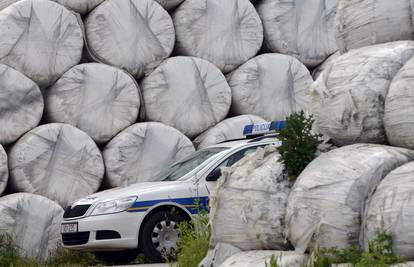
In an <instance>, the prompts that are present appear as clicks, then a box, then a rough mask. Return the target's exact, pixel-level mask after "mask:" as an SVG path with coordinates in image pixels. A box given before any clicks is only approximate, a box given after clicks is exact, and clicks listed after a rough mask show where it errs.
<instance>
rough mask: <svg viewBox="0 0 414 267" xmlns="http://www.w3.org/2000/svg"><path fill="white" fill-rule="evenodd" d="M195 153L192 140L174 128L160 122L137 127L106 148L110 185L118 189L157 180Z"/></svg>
mask: <svg viewBox="0 0 414 267" xmlns="http://www.w3.org/2000/svg"><path fill="white" fill-rule="evenodd" d="M194 151H195V149H194V146H193V144H192V143H191V141H190V140H189V139H188V138H187V137H186V136H185V135H183V134H182V133H180V132H179V131H177V130H176V129H174V128H172V127H170V126H167V125H164V124H161V123H158V122H144V123H137V124H134V125H132V126H130V127H128V128H127V129H125V130H124V131H122V132H121V133H120V134H118V135H117V136H115V137H114V139H112V140H111V141H110V142H109V143H108V144H107V145H106V147H105V148H104V151H103V156H104V160H105V166H106V178H107V179H108V184H109V186H111V187H117V186H128V185H130V184H134V183H137V182H150V181H154V179H156V178H157V175H160V174H161V173H162V172H163V171H164V170H165V169H166V168H168V167H170V166H171V165H172V164H173V163H175V162H177V161H179V160H181V159H183V158H185V157H187V156H188V155H190V154H191V153H193V152H194Z"/></svg>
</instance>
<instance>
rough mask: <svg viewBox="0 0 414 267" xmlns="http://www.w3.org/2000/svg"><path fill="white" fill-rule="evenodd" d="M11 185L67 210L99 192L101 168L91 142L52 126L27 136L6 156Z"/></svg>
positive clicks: (67, 127) (77, 132)
mask: <svg viewBox="0 0 414 267" xmlns="http://www.w3.org/2000/svg"><path fill="white" fill-rule="evenodd" d="M9 168H10V184H11V186H12V187H13V189H15V190H17V191H19V192H28V193H34V194H39V195H42V196H45V197H48V198H49V199H52V200H54V201H56V202H58V203H59V204H60V205H61V206H62V207H66V206H67V205H69V204H71V203H72V202H74V201H75V200H77V199H79V198H82V197H85V196H87V195H90V194H92V193H94V192H96V191H97V190H98V189H99V186H100V184H101V181H102V178H103V175H104V165H103V160H102V155H101V153H100V151H99V149H98V147H97V146H96V144H95V143H94V142H93V140H92V139H91V138H90V137H89V136H88V135H87V134H86V133H84V132H82V131H80V130H78V129H76V128H75V127H73V126H71V125H68V124H62V123H52V124H45V125H42V126H39V127H37V128H35V129H33V130H31V131H30V132H28V133H26V134H25V135H24V136H23V137H22V138H21V139H19V140H18V141H17V143H16V144H15V145H14V146H13V147H12V148H11V150H10V153H9Z"/></svg>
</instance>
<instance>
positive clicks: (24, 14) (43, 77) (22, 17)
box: [0, 0, 83, 88]
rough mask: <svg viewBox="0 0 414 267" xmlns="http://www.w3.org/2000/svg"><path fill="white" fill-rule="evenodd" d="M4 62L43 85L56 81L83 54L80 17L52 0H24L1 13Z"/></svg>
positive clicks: (0, 43)
mask: <svg viewBox="0 0 414 267" xmlns="http://www.w3.org/2000/svg"><path fill="white" fill-rule="evenodd" d="M0 36H1V37H2V38H1V39H0V63H3V64H6V65H9V66H10V67H12V68H14V69H16V70H18V71H20V72H22V73H24V74H25V75H26V76H27V77H29V78H30V79H32V80H33V81H34V82H36V83H37V85H39V86H40V87H41V88H44V87H48V86H49V85H51V84H53V83H54V82H55V81H56V80H57V79H59V77H60V76H61V75H62V74H63V73H65V72H66V71H67V70H68V69H70V68H71V67H73V66H74V65H76V64H77V63H78V62H79V61H80V59H81V56H82V49H83V36H82V30H81V27H80V25H79V23H78V20H77V17H76V16H75V15H74V14H73V13H72V12H70V11H69V10H67V9H66V8H65V7H63V6H61V5H59V4H57V3H54V2H52V1H48V0H22V1H19V2H17V3H15V4H13V5H11V6H9V7H8V8H6V9H4V10H2V11H1V12H0Z"/></svg>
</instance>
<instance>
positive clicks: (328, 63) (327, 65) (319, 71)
mask: <svg viewBox="0 0 414 267" xmlns="http://www.w3.org/2000/svg"><path fill="white" fill-rule="evenodd" d="M340 55H341V54H340V53H339V52H336V53H335V54H332V55H331V56H330V57H328V58H327V59H326V60H325V61H324V62H323V63H322V64H320V65H319V66H317V67H316V68H314V69H313V70H312V78H313V80H314V81H316V80H317V79H318V78H319V76H320V75H321V74H322V72H323V71H324V70H326V69H329V68H330V67H331V65H332V64H333V62H334V61H335V59H337V58H338V57H339V56H340Z"/></svg>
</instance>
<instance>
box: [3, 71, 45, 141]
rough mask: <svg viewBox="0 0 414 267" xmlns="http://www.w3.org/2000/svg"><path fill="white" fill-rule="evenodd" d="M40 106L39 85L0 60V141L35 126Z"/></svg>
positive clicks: (41, 105) (41, 108) (41, 99)
mask: <svg viewBox="0 0 414 267" xmlns="http://www.w3.org/2000/svg"><path fill="white" fill-rule="evenodd" d="M43 108H44V103H43V97H42V93H41V92H40V89H39V87H38V86H37V85H36V84H35V83H34V82H33V81H32V80H30V79H29V78H27V77H26V76H24V75H23V74H21V73H20V72H18V71H16V70H14V69H13V68H10V67H8V66H6V65H2V64H0V144H3V145H7V144H10V143H13V142H14V141H16V140H17V139H18V138H19V137H20V136H22V135H23V134H24V133H26V132H27V131H29V130H31V129H33V128H34V127H36V126H37V125H38V124H39V122H40V120H41V118H42V115H43Z"/></svg>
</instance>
